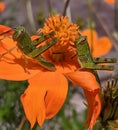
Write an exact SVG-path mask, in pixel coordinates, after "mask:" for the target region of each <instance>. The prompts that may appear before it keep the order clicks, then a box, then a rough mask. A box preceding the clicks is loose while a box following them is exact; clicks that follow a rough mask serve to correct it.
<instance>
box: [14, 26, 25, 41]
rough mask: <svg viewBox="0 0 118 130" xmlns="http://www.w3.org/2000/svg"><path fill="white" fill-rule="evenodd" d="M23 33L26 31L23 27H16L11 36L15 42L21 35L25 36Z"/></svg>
mask: <svg viewBox="0 0 118 130" xmlns="http://www.w3.org/2000/svg"><path fill="white" fill-rule="evenodd" d="M25 32H26V29H25V28H24V27H23V26H18V27H17V28H16V29H15V32H14V34H13V40H14V41H17V40H18V39H20V38H21V37H22V36H23V34H25Z"/></svg>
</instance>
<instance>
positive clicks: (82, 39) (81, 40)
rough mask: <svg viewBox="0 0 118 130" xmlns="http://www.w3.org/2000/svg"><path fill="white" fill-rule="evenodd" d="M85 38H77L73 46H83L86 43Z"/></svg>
mask: <svg viewBox="0 0 118 130" xmlns="http://www.w3.org/2000/svg"><path fill="white" fill-rule="evenodd" d="M86 39H87V37H86V36H79V37H78V38H77V39H76V40H75V45H76V46H78V45H80V44H83V43H84V42H85V41H86Z"/></svg>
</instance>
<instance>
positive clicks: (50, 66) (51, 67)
mask: <svg viewBox="0 0 118 130" xmlns="http://www.w3.org/2000/svg"><path fill="white" fill-rule="evenodd" d="M35 59H36V60H37V61H38V63H39V64H40V65H41V66H43V67H44V68H46V69H48V70H51V71H55V70H56V68H55V66H54V65H53V64H51V63H50V62H48V61H47V60H46V59H45V58H43V57H42V56H41V55H38V56H36V57H35Z"/></svg>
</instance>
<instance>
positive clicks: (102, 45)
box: [92, 36, 112, 57]
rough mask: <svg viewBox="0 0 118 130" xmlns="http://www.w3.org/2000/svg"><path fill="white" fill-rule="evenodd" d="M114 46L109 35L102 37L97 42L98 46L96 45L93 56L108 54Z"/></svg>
mask: <svg viewBox="0 0 118 130" xmlns="http://www.w3.org/2000/svg"><path fill="white" fill-rule="evenodd" d="M111 48H112V44H111V42H110V40H109V38H108V37H105V36H104V37H101V38H100V39H99V40H98V41H97V43H96V46H94V51H93V53H92V54H93V56H94V57H99V56H103V55H105V54H107V53H108V52H109V51H110V50H111Z"/></svg>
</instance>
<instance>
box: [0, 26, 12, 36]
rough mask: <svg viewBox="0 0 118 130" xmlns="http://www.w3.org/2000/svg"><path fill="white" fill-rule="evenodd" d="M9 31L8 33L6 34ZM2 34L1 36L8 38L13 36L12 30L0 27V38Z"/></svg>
mask: <svg viewBox="0 0 118 130" xmlns="http://www.w3.org/2000/svg"><path fill="white" fill-rule="evenodd" d="M7 31H9V32H7ZM2 33H3V35H5V36H9V35H12V34H13V31H12V28H10V27H8V26H4V25H0V36H2V35H1V34H2Z"/></svg>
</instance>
